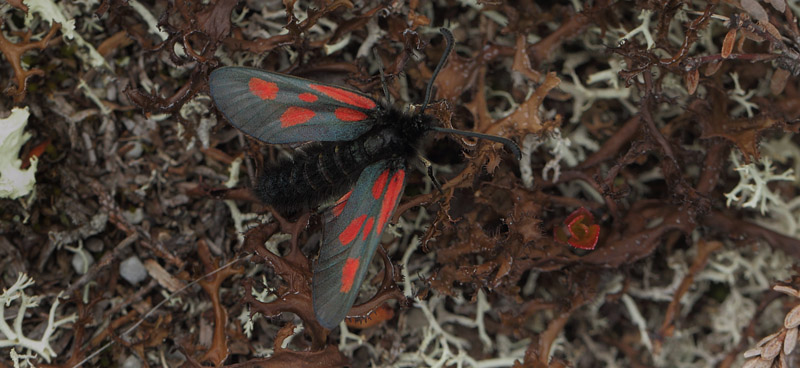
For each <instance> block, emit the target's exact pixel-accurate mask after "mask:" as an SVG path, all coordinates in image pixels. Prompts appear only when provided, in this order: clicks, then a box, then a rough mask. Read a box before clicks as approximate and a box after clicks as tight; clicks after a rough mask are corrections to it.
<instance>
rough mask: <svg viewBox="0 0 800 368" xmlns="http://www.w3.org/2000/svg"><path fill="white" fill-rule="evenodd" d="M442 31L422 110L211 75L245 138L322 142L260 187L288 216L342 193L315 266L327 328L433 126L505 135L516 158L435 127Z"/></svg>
mask: <svg viewBox="0 0 800 368" xmlns="http://www.w3.org/2000/svg"><path fill="white" fill-rule="evenodd" d="M441 32H442V34H443V35H444V37H445V39H446V41H447V45H446V47H447V48H446V50H445V53H444V55H443V56H442V58H441V60H440V61H439V64H438V65H437V66H436V69H435V70H434V73H433V78H432V79H431V82H430V83H429V84H428V86H427V89H426V93H425V101H424V103H423V104H422V108H421V109H420V110H419V112H418V113H415V114H411V115H409V114H405V113H403V112H402V111H400V110H399V109H397V108H394V107H391V106H388V105H385V104H381V103H379V102H378V101H376V100H375V99H373V98H372V97H370V96H367V95H365V94H363V93H361V92H357V91H353V90H350V89H346V88H342V87H337V86H332V85H327V84H323V83H317V82H314V81H310V80H307V79H302V78H298V77H293V76H289V75H285V74H280V73H273V72H268V71H264V70H259V69H253V68H246V67H222V68H219V69H216V70H214V71H213V72H212V73H211V76H210V78H209V85H210V89H211V97H212V98H213V99H214V103H216V105H217V108H218V109H219V110H220V111H221V112H222V114H223V115H224V116H225V118H226V119H227V120H228V121H229V122H230V123H231V124H232V125H233V126H235V127H236V128H238V129H240V130H241V131H243V132H244V133H246V134H247V135H249V136H251V137H253V138H255V139H258V140H260V141H262V142H265V143H269V144H282V143H305V142H315V143H312V144H308V145H306V146H304V147H303V149H302V150H298V151H297V153H296V155H295V157H294V159H293V160H292V161H285V162H281V163H278V164H276V165H274V166H272V167H269V168H266V169H265V170H264V173H263V174H262V175H261V176H260V177H259V179H258V184H257V187H256V189H255V192H256V194H257V195H258V196H259V197H260V199H261V200H262V201H263V202H264V203H266V204H269V205H272V206H273V207H274V208H276V209H278V210H279V211H281V212H287V213H296V212H298V211H304V210H310V209H314V208H315V207H316V206H318V205H319V204H320V203H322V202H324V201H326V200H331V199H334V198H340V199H339V200H338V201H336V202H335V204H334V205H333V206H332V207H331V208H330V209H329V210H328V213H327V216H326V219H325V225H324V233H323V235H324V236H323V244H322V246H321V248H320V255H319V259H318V261H317V264H316V266H315V268H314V279H313V287H312V290H313V304H314V312H315V313H316V316H317V321H318V322H319V323H320V324H321V325H322V326H324V327H325V328H328V329H332V328H334V327H336V326H337V325H338V324H339V322H341V321H342V320H343V319H344V318H345V316H346V315H347V312H348V311H349V310H350V308H351V307H352V306H353V303H354V302H355V300H356V297H357V296H358V290H359V287H360V286H361V282H362V281H363V280H364V277H365V276H366V273H367V269H368V268H369V264H370V261H371V260H372V256H373V255H374V254H375V249H376V248H377V246H378V243H379V242H380V239H381V236H382V235H383V231H384V230H385V228H386V224H387V222H389V218H390V217H391V215H392V213H393V212H394V210H395V208H396V207H397V204H398V202H399V200H400V196H401V194H402V193H403V187H404V185H405V182H406V180H405V178H406V167H407V163H408V161H409V159H411V158H413V157H415V156H416V155H417V147H418V145H419V142H420V140H421V139H422V137H423V136H424V135H425V134H426V133H427V132H429V131H438V132H445V133H455V134H460V135H464V136H470V137H477V138H483V139H488V140H492V141H495V142H500V143H503V144H505V145H506V147H508V148H509V149H510V150H512V151H513V152H514V153H515V154H516V156H517V158H518V159H519V156H520V153H519V148H518V147H517V145H516V144H515V143H514V142H512V141H511V140H509V139H506V138H501V137H496V136H489V135H484V134H480V133H474V132H466V131H459V130H453V129H447V128H442V127H438V126H436V125H434V122H435V121H436V120H435V118H434V117H433V116H431V115H426V114H424V111H425V108H426V107H427V105H428V102H429V100H430V97H431V89H432V86H433V80H434V79H435V78H436V75H437V74H438V73H439V70H441V68H442V66H443V65H444V63H445V61H446V59H447V56H448V55H449V53H450V51H451V50H452V48H453V36H452V34H451V33H450V31H448V30H447V29H444V28H443V29H442V30H441ZM387 97H388V96H387Z"/></svg>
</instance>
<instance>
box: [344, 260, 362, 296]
mask: <svg viewBox="0 0 800 368" xmlns="http://www.w3.org/2000/svg"><path fill="white" fill-rule="evenodd" d="M359 263H360V262H359V261H358V258H348V259H347V261H345V262H344V268H342V287H341V288H339V291H341V292H343V293H346V292H349V291H350V289H351V288H353V281H354V280H355V278H356V271H358V264H359Z"/></svg>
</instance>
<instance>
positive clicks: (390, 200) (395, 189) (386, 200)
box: [377, 170, 406, 234]
mask: <svg viewBox="0 0 800 368" xmlns="http://www.w3.org/2000/svg"><path fill="white" fill-rule="evenodd" d="M405 177H406V172H405V171H404V170H398V171H397V172H396V173H394V175H393V176H392V180H391V181H389V187H388V188H387V189H386V194H384V196H383V203H382V204H381V213H380V215H378V227H377V229H378V233H379V234H380V232H382V231H383V226H384V225H386V221H388V220H389V216H391V215H392V212H394V207H395V204H396V203H397V198H398V197H399V196H400V190H401V189H403V179H404V178H405Z"/></svg>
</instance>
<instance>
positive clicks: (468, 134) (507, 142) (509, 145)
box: [431, 126, 522, 160]
mask: <svg viewBox="0 0 800 368" xmlns="http://www.w3.org/2000/svg"><path fill="white" fill-rule="evenodd" d="M431 129H432V130H435V131H437V132H442V133H452V134H458V135H463V136H465V137H475V138H480V139H486V140H489V141H492V142H497V143H502V144H503V145H505V146H506V148H508V150H509V151H511V152H512V153H514V156H516V157H517V160H519V159H521V158H522V153H521V152H520V150H519V146H518V145H517V144H516V143H514V141H512V140H510V139H508V138H503V137H498V136H496V135H489V134H483V133H476V132H468V131H465V130H457V129H449V128H442V127H437V126H435V127H431Z"/></svg>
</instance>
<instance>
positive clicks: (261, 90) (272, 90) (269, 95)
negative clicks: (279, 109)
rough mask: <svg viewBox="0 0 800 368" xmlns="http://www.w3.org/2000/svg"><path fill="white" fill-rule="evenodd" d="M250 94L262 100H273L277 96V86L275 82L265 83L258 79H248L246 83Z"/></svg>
mask: <svg viewBox="0 0 800 368" xmlns="http://www.w3.org/2000/svg"><path fill="white" fill-rule="evenodd" d="M247 86H248V87H250V92H251V93H252V94H254V95H256V96H258V98H260V99H262V100H274V99H275V97H276V96H277V95H278V85H277V84H275V82H267V81H265V80H261V79H258V78H250V82H248V83H247Z"/></svg>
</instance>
